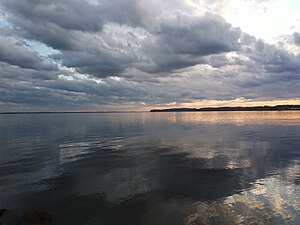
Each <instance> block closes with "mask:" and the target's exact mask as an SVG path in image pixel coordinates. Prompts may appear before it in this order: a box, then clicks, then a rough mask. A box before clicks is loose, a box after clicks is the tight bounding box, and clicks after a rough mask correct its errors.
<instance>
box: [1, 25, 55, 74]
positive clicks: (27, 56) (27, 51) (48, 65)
mask: <svg viewBox="0 0 300 225" xmlns="http://www.w3.org/2000/svg"><path fill="white" fill-rule="evenodd" d="M0 61H2V62H5V63H8V64H10V65H14V66H18V67H21V68H27V69H37V70H55V69H57V67H56V65H55V64H54V63H52V62H51V61H50V60H47V59H45V58H43V57H41V56H40V55H39V54H37V53H36V52H35V51H33V50H32V49H31V48H30V47H29V46H26V44H25V43H24V42H22V41H20V40H18V39H16V38H15V37H13V36H9V35H7V34H6V33H5V32H2V31H1V30H0Z"/></svg>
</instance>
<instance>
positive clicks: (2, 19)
mask: <svg viewBox="0 0 300 225" xmlns="http://www.w3.org/2000/svg"><path fill="white" fill-rule="evenodd" d="M6 17H7V15H6V13H5V12H4V9H3V8H2V7H1V5H0V28H11V24H10V23H9V22H8V21H7V20H6Z"/></svg>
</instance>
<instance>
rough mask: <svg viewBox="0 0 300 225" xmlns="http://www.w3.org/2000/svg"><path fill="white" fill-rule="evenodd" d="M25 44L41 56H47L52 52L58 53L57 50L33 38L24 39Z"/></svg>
mask: <svg viewBox="0 0 300 225" xmlns="http://www.w3.org/2000/svg"><path fill="white" fill-rule="evenodd" d="M25 42H26V44H27V45H29V46H30V47H32V48H33V49H34V50H35V51H36V52H38V53H39V54H40V55H41V56H44V57H48V56H50V55H53V54H59V51H58V50H56V49H53V48H51V47H48V46H47V45H45V44H43V43H41V42H38V41H33V40H28V39H25Z"/></svg>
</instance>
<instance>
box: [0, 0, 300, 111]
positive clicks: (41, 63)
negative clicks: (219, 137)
mask: <svg viewBox="0 0 300 225" xmlns="http://www.w3.org/2000/svg"><path fill="white" fill-rule="evenodd" d="M299 12H300V1H298V0H165V1H159V0H152V1H146V0H52V1H46V0H41V1H30V0H24V1H18V0H2V1H0V111H40V110H51V111H52V110H54V111H55V110H145V109H147V110H148V109H151V108H164V107H170V106H172V107H205V106H224V105H228V106H234V105H276V104H300V91H299V90H300V82H299V80H300V13H299Z"/></svg>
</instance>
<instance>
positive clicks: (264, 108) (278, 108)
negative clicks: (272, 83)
mask: <svg viewBox="0 0 300 225" xmlns="http://www.w3.org/2000/svg"><path fill="white" fill-rule="evenodd" d="M286 110H300V105H277V106H250V107H242V106H238V107H206V108H168V109H151V110H150V112H220V111H286Z"/></svg>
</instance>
